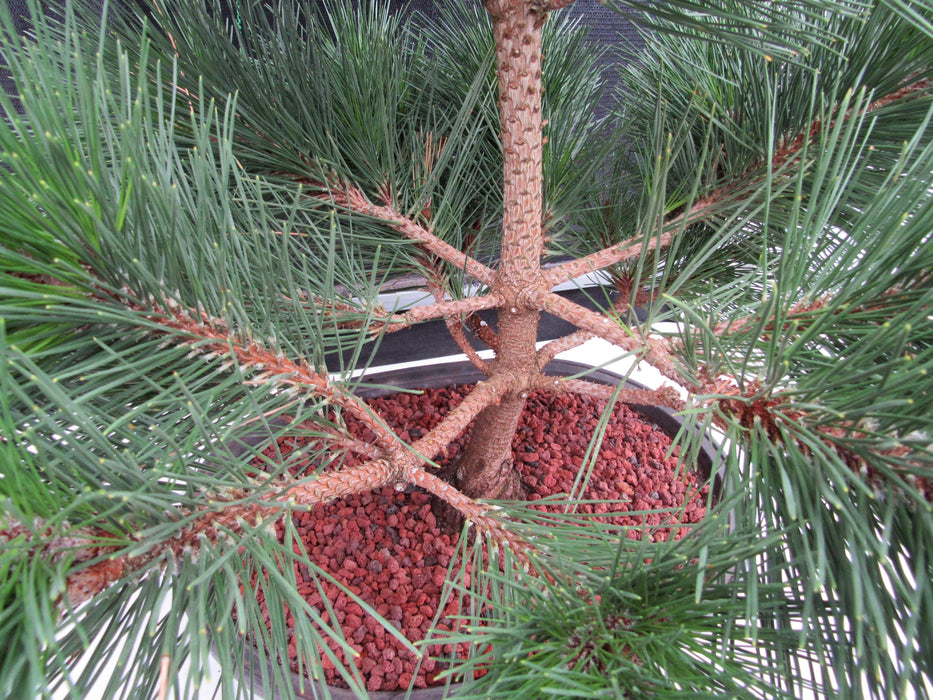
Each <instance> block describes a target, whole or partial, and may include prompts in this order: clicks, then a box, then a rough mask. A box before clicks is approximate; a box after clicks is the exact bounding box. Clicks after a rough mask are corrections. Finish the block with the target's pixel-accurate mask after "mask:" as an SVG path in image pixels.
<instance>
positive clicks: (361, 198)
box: [319, 185, 495, 287]
mask: <svg viewBox="0 0 933 700" xmlns="http://www.w3.org/2000/svg"><path fill="white" fill-rule="evenodd" d="M319 196H321V197H326V198H328V199H329V200H331V201H333V202H334V203H335V204H338V205H340V206H343V207H346V208H347V209H348V210H350V211H351V212H354V213H356V214H364V215H366V216H370V217H373V218H374V219H377V220H379V221H381V222H382V223H384V224H386V225H388V226H390V227H391V228H392V229H394V230H395V231H397V232H398V233H401V234H402V235H403V236H405V237H406V238H408V239H409V240H412V241H415V242H416V243H419V244H420V245H421V246H422V247H423V248H424V250H426V251H427V252H429V253H431V254H433V255H436V256H437V257H438V258H440V259H441V260H444V261H445V262H447V263H450V264H451V265H453V266H454V267H456V268H458V269H461V270H463V271H464V272H465V273H466V274H467V275H469V276H470V277H472V278H473V279H475V280H476V281H477V282H480V283H481V284H484V285H486V286H487V287H489V286H492V283H493V281H494V280H495V271H494V270H493V269H492V268H490V267H487V266H486V265H483V264H482V263H481V262H479V261H478V260H476V259H475V258H473V257H471V256H470V255H469V254H467V253H464V252H463V251H461V250H460V249H459V248H455V247H454V246H452V245H450V244H449V243H447V242H445V241H443V240H441V239H440V238H439V237H438V236H436V235H435V234H434V233H432V232H431V231H430V230H428V229H426V228H425V227H424V226H421V225H420V224H418V223H417V222H415V221H414V220H413V219H411V218H409V217H407V216H404V215H403V214H401V213H400V212H399V211H398V210H396V209H395V208H394V207H393V206H392V205H391V204H383V205H381V206H380V205H376V204H373V203H372V202H370V201H369V199H367V197H366V195H365V194H363V192H362V190H360V189H359V188H357V187H354V186H353V185H345V186H344V187H343V189H342V190H338V189H329V190H328V191H327V194H326V195H323V194H322V195H319Z"/></svg>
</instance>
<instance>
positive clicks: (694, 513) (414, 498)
mask: <svg viewBox="0 0 933 700" xmlns="http://www.w3.org/2000/svg"><path fill="white" fill-rule="evenodd" d="M468 391H469V387H449V388H445V389H428V390H425V391H424V392H423V393H421V394H410V393H399V394H393V395H390V396H386V397H381V398H376V399H372V400H370V401H369V403H370V405H371V406H372V407H373V408H374V409H375V410H376V411H377V412H378V413H379V414H380V415H381V416H383V417H384V418H385V420H386V421H387V423H388V424H389V425H390V426H392V428H393V429H394V430H396V431H397V432H398V433H399V435H400V437H401V438H402V439H405V440H414V439H417V438H418V437H420V436H421V435H423V434H424V433H425V432H427V431H429V430H430V429H431V428H433V427H434V426H435V425H437V423H439V422H440V420H441V418H442V417H443V416H444V414H445V413H446V412H447V411H448V410H450V409H451V408H453V407H454V406H456V405H457V404H458V403H459V402H460V401H461V400H462V399H463V397H464V396H465V395H466V394H467V393H468ZM602 410H603V405H602V404H600V403H599V402H598V401H596V400H594V399H591V398H589V397H586V396H581V395H577V394H563V395H558V396H555V395H551V394H543V393H536V394H532V395H531V396H530V397H529V399H528V402H527V405H526V409H525V413H524V415H523V418H522V421H521V423H520V425H519V428H518V430H517V431H516V435H515V439H514V441H513V444H512V448H513V454H514V458H515V464H516V467H517V469H518V470H519V472H520V473H521V477H522V481H523V484H524V486H525V488H526V491H527V493H528V498H529V501H536V500H540V499H542V498H546V497H548V496H552V495H554V494H558V493H568V492H570V490H571V489H572V487H573V484H574V480H575V479H576V476H577V473H578V471H579V469H580V467H581V465H582V464H583V461H584V456H585V454H586V451H587V447H588V444H589V441H590V438H591V436H592V434H593V430H594V429H595V428H596V424H597V422H598V420H599V417H600V414H601V413H602ZM350 427H351V430H353V431H354V432H355V433H356V434H357V436H358V437H360V438H362V439H364V440H366V439H368V438H371V436H370V435H367V434H366V433H367V430H366V429H365V428H364V427H362V426H360V425H359V424H351V426H350ZM467 438H468V431H467V432H465V433H464V435H462V436H461V437H460V439H458V440H457V441H456V442H454V443H452V444H451V445H450V446H448V448H447V450H446V452H445V453H444V454H442V455H440V456H439V459H438V462H439V463H440V464H441V465H442V466H443V465H445V464H447V463H450V462H451V461H452V460H455V459H456V457H457V455H458V454H459V453H460V451H461V450H462V449H463V448H464V446H465V444H466V440H467ZM670 442H671V441H670V438H669V437H668V436H667V435H666V434H664V433H663V432H662V431H661V430H660V429H659V428H657V427H656V426H655V425H653V424H652V423H650V422H648V421H646V420H645V419H644V418H642V417H641V416H640V415H639V414H637V413H636V412H634V411H633V410H631V409H630V408H628V407H627V406H625V405H622V404H619V405H617V406H616V407H615V408H614V410H613V413H612V416H611V418H610V421H609V424H608V427H607V429H606V434H605V437H604V439H603V443H602V446H601V448H600V451H599V454H598V458H597V461H596V464H595V467H594V468H593V472H592V474H591V477H590V479H589V483H588V487H587V488H586V490H585V491H584V492H583V495H582V497H583V499H584V500H594V501H595V500H615V501H621V502H617V503H612V504H607V503H592V504H581V505H579V506H578V507H577V513H578V514H579V513H592V514H599V515H600V516H601V522H604V523H607V522H608V523H612V524H615V525H619V526H635V529H632V530H629V531H628V536H629V537H636V538H638V537H647V538H651V539H653V540H661V539H666V538H668V537H671V536H675V537H677V536H680V535H682V534H683V533H684V532H686V531H688V530H689V525H690V524H692V523H697V522H699V521H700V520H701V519H702V518H703V516H704V514H705V508H706V503H707V493H708V492H707V488H708V487H706V486H705V485H704V486H703V487H702V488H698V483H700V482H702V479H701V478H700V477H698V476H697V475H695V474H694V473H692V472H690V471H689V470H687V471H686V472H685V471H684V469H683V468H678V465H677V458H676V452H675V453H674V454H673V455H672V456H671V457H668V456H667V453H668V451H669V450H670ZM303 444H304V441H303V439H302V438H283V439H282V440H281V441H280V443H279V449H280V450H281V452H282V453H287V452H289V451H291V450H294V449H296V448H298V447H301V446H302V445H303ZM270 454H271V452H270ZM355 462H356V459H355V458H354V457H353V456H352V455H348V456H347V458H346V460H345V464H347V465H352V464H353V463H355ZM430 500H431V497H430V496H429V495H428V494H426V493H424V492H422V491H419V490H406V491H396V490H395V489H394V488H392V487H386V488H384V489H382V490H379V491H371V492H366V493H359V494H355V495H353V496H350V497H347V498H343V499H340V500H338V501H334V502H332V503H329V504H327V505H321V506H317V507H315V508H314V509H313V510H311V511H309V512H300V513H296V514H295V515H294V519H295V522H294V524H295V526H296V529H297V530H298V532H299V533H300V534H301V537H302V542H303V544H304V547H305V548H306V550H307V552H308V555H309V556H310V558H311V559H312V560H313V561H314V562H316V563H318V564H319V565H320V566H321V568H323V569H324V570H326V571H327V572H329V573H330V574H332V575H333V576H334V577H335V579H337V580H339V581H341V582H342V584H343V585H344V586H345V587H346V588H347V589H348V590H350V591H352V592H353V593H354V594H356V595H357V596H359V597H360V598H361V599H362V600H364V601H366V602H367V603H368V604H369V605H371V606H372V607H373V608H374V609H375V610H376V611H377V612H378V613H379V614H380V615H382V616H383V617H385V618H386V619H387V620H388V621H389V622H390V623H391V624H392V625H394V626H395V627H396V628H397V629H398V630H400V631H401V632H402V633H403V634H404V636H405V637H407V638H408V639H409V640H412V641H418V640H422V639H425V637H426V636H427V632H428V629H429V628H430V627H431V623H432V621H433V620H434V618H435V614H436V612H437V608H438V605H439V604H440V600H441V591H442V590H443V586H444V580H445V578H446V575H447V569H448V565H449V564H450V561H451V559H452V558H455V557H456V552H457V539H458V535H457V534H454V535H450V534H446V533H444V532H442V530H441V529H440V527H439V524H438V523H437V521H436V519H435V515H434V513H433V512H432V509H431V503H430ZM537 507H538V508H540V509H542V510H548V509H555V510H556V509H557V508H559V507H560V506H556V505H553V504H551V503H548V504H541V505H540V506H537ZM681 507H682V510H678V511H677V512H676V513H675V514H674V515H673V516H672V515H671V513H670V512H658V513H649V514H637V515H627V514H626V511H645V510H651V509H655V508H664V509H669V508H678V509H680V508H681ZM608 512H612V513H615V515H613V516H609V517H607V516H603V515H602V514H605V513H608ZM672 518H674V520H673V521H672ZM283 532H284V531H283V528H282V526H281V525H279V534H280V536H282V535H283ZM298 573H299V592H300V593H301V594H302V595H303V596H304V597H305V599H306V600H308V601H309V603H310V604H311V605H313V606H315V607H316V608H317V609H318V610H319V611H320V612H321V615H322V618H323V619H324V620H325V621H326V622H328V623H329V624H334V623H337V624H339V625H340V626H341V629H342V631H343V634H344V636H345V638H346V640H347V641H348V642H349V643H350V644H351V645H352V646H353V648H354V649H356V650H357V651H358V652H359V656H358V657H357V658H356V659H355V660H354V663H356V664H357V666H358V667H359V669H360V672H361V674H362V676H363V678H364V679H365V681H366V686H367V688H368V689H369V690H370V691H376V690H399V689H405V688H408V687H409V685H410V684H411V682H412V679H414V686H415V687H419V688H422V687H427V686H430V685H432V684H434V683H435V677H436V676H437V674H438V673H439V672H440V671H441V669H442V665H443V661H441V660H440V659H443V658H450V656H451V655H452V654H457V655H461V654H465V653H466V648H465V646H464V648H457V649H455V648H454V647H453V646H452V645H451V644H443V643H440V644H437V645H435V646H433V647H427V648H425V649H424V652H425V654H426V656H425V658H424V659H422V660H421V661H420V663H419V661H418V660H417V659H416V658H415V657H414V655H413V654H412V653H411V652H409V651H408V650H407V649H405V648H404V647H403V646H402V645H401V644H400V643H399V642H398V640H397V639H396V638H395V637H393V636H392V635H391V634H389V633H388V632H386V630H385V629H384V628H383V626H382V625H381V624H380V623H379V622H377V621H376V620H375V618H373V617H372V616H370V615H368V614H366V613H365V612H364V611H363V609H362V608H361V606H360V605H359V604H358V603H356V602H354V600H353V598H351V597H350V596H348V595H347V594H346V593H345V592H344V591H342V590H340V589H339V588H338V587H337V586H336V585H334V584H333V583H331V582H327V581H321V580H320V579H315V578H312V577H311V576H310V574H308V572H304V574H302V572H301V571H300V570H299V572H298ZM258 595H259V596H260V603H262V600H261V596H262V594H261V592H260V593H259V594H258ZM325 597H326V599H327V600H328V601H330V605H331V607H332V609H333V617H334V618H335V619H331V613H330V612H328V610H327V609H326V606H325V605H324V602H323V601H324V599H325ZM456 606H457V601H456V597H455V596H452V597H451V600H449V601H448V603H447V607H446V609H445V610H444V611H443V614H444V617H442V618H441V620H440V622H439V623H438V624H437V625H436V626H435V629H436V630H438V631H453V630H455V629H456V628H457V625H458V617H457V616H458V610H457V609H456ZM332 649H333V650H334V652H335V654H336V655H337V657H338V658H339V659H340V660H341V661H343V660H344V658H345V657H344V654H343V651H342V650H341V649H340V647H339V646H338V645H337V644H336V643H332ZM289 656H290V658H291V660H292V665H293V668H297V660H296V651H295V643H294V640H293V639H292V640H290V642H289ZM322 659H323V666H324V671H325V676H326V680H327V681H328V683H330V684H332V685H334V686H344V687H345V684H344V683H343V682H342V680H341V679H340V678H339V676H338V674H337V673H336V671H335V670H334V666H333V662H331V660H330V659H329V658H328V657H327V656H326V655H322Z"/></svg>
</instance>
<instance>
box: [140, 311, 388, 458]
mask: <svg viewBox="0 0 933 700" xmlns="http://www.w3.org/2000/svg"><path fill="white" fill-rule="evenodd" d="M152 307H153V310H154V311H155V315H154V316H153V317H151V320H153V321H155V322H156V323H158V324H159V325H161V326H163V327H165V328H169V329H172V330H173V331H175V332H178V331H181V332H182V333H184V334H185V335H186V336H190V338H185V337H184V336H182V337H177V336H176V338H175V340H176V342H178V343H179V344H182V345H193V346H194V347H193V352H195V353H197V354H200V355H202V356H203V357H205V358H206V359H211V358H214V357H225V358H227V360H226V361H225V363H224V365H222V367H224V366H226V364H227V363H229V364H230V365H232V364H233V363H234V361H235V362H236V363H238V364H239V365H240V366H241V367H244V368H246V369H247V370H251V371H252V372H254V375H253V376H252V377H251V378H250V379H249V380H248V383H251V384H262V383H264V382H275V383H277V384H279V385H285V386H287V387H289V388H290V389H292V390H293V391H297V392H301V391H309V392H311V393H313V394H314V395H315V396H318V397H320V398H323V399H325V400H327V401H329V402H330V403H332V404H333V405H335V406H339V407H341V408H343V409H344V410H347V411H348V412H350V413H351V414H352V415H353V416H354V417H356V418H357V419H359V420H360V421H362V422H363V423H364V424H365V425H366V426H367V427H368V428H369V429H370V430H372V432H373V434H374V435H375V439H376V444H378V445H379V446H380V447H381V448H383V449H384V450H386V452H387V453H388V454H390V455H397V454H401V453H404V451H405V445H404V442H403V441H402V440H401V439H400V438H399V437H398V436H397V435H395V433H394V432H392V430H391V429H389V428H388V426H387V425H386V424H385V423H384V422H383V421H382V420H380V419H379V418H378V417H376V416H374V415H373V412H372V410H371V409H369V408H368V407H367V406H366V404H365V402H364V401H363V400H362V399H360V398H359V397H358V396H356V395H355V394H353V393H352V392H351V391H348V390H347V389H345V388H344V387H341V386H340V385H336V384H332V383H331V382H330V381H329V380H328V379H327V377H325V376H323V375H321V374H318V373H317V372H315V371H314V370H313V369H311V367H310V366H309V365H308V364H307V363H306V362H304V361H303V360H298V361H295V360H291V359H289V358H287V357H285V356H284V355H283V354H275V353H273V352H271V351H270V350H268V349H266V348H265V347H264V346H262V345H261V344H259V343H258V342H256V341H255V340H249V341H245V342H244V341H241V340H240V339H238V338H237V337H236V336H235V335H234V334H233V333H232V332H230V330H229V329H228V328H227V327H226V324H225V323H224V322H223V321H221V320H220V319H216V318H208V317H207V316H206V315H203V314H198V313H197V312H195V311H193V310H191V309H186V308H184V307H182V306H181V305H180V304H178V303H177V302H175V301H174V300H171V299H164V300H162V303H158V302H153V304H152Z"/></svg>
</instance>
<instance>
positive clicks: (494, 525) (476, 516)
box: [407, 468, 533, 561]
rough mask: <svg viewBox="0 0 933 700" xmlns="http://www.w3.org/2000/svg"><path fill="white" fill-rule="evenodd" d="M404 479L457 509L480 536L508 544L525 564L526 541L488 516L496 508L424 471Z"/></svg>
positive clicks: (527, 548) (526, 557) (420, 470)
mask: <svg viewBox="0 0 933 700" xmlns="http://www.w3.org/2000/svg"><path fill="white" fill-rule="evenodd" d="M407 478H408V481H409V482H410V483H412V484H414V485H415V486H419V487H421V488H423V489H424V490H425V491H427V492H428V493H431V494H433V495H435V496H437V497H438V498H440V499H441V500H442V501H444V502H445V503H447V504H448V505H450V506H451V507H452V508H454V509H456V510H457V511H458V512H459V513H460V514H461V515H463V517H464V518H465V519H466V520H467V521H468V522H471V523H473V525H474V526H475V527H476V529H477V530H479V531H480V532H483V533H486V534H488V535H491V536H492V537H493V538H495V539H496V540H497V541H499V542H500V543H503V544H507V545H508V546H509V548H510V549H511V550H512V552H513V553H514V554H515V555H516V556H518V557H519V559H522V560H524V561H527V560H528V554H527V553H528V552H529V551H530V550H532V549H533V547H532V546H531V544H530V543H529V542H528V541H527V540H525V539H524V538H522V537H520V536H519V535H517V534H516V533H514V532H512V531H511V530H509V529H508V528H507V527H505V524H504V523H503V522H502V521H501V520H500V519H498V518H496V517H494V516H492V515H490V513H493V512H495V511H496V510H497V508H496V507H495V506H491V505H488V504H485V503H481V502H479V501H476V500H474V499H472V498H470V497H468V496H466V495H465V494H463V493H461V492H460V491H458V490H457V489H455V488H454V487H453V486H451V485H450V484H448V483H447V482H446V481H444V480H443V479H441V478H440V477H438V476H436V475H434V474H431V473H429V472H426V471H425V470H424V469H418V468H415V469H410V470H409V471H408V473H407Z"/></svg>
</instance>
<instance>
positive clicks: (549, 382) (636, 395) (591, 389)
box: [536, 377, 686, 411]
mask: <svg viewBox="0 0 933 700" xmlns="http://www.w3.org/2000/svg"><path fill="white" fill-rule="evenodd" d="M536 388H540V389H544V390H546V391H553V392H557V393H563V392H567V393H575V394H583V395H585V396H590V397H592V398H594V399H598V400H599V401H609V400H611V399H612V398H613V397H617V400H618V401H620V402H621V403H625V404H634V405H637V406H664V407H666V408H670V409H671V410H674V411H682V410H683V409H684V408H685V406H686V403H685V402H684V400H683V399H682V398H680V395H679V394H678V393H677V390H676V389H674V388H673V387H670V386H662V387H659V388H657V389H638V388H635V387H629V386H622V387H617V386H612V385H609V384H600V383H599V382H592V381H589V380H587V379H569V378H568V379H559V380H557V381H554V378H553V377H542V378H541V381H540V385H539V386H538V387H536Z"/></svg>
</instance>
